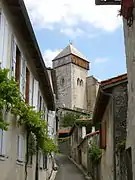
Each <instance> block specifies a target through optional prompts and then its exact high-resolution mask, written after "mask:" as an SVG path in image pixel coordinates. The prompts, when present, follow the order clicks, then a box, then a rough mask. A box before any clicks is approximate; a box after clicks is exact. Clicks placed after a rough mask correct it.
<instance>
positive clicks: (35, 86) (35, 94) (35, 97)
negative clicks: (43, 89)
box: [33, 79, 38, 110]
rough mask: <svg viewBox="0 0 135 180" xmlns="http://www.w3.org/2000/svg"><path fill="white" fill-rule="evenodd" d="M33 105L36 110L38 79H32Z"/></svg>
mask: <svg viewBox="0 0 135 180" xmlns="http://www.w3.org/2000/svg"><path fill="white" fill-rule="evenodd" d="M33 91H34V93H33V106H35V110H37V106H38V81H36V80H35V79H34V89H33Z"/></svg>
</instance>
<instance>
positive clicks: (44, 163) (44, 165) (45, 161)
mask: <svg viewBox="0 0 135 180" xmlns="http://www.w3.org/2000/svg"><path fill="white" fill-rule="evenodd" d="M43 168H44V169H47V154H44V155H43Z"/></svg>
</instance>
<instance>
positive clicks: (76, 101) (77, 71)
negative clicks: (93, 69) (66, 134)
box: [71, 64, 88, 109]
mask: <svg viewBox="0 0 135 180" xmlns="http://www.w3.org/2000/svg"><path fill="white" fill-rule="evenodd" d="M87 76H88V71H87V70H86V69H83V68H81V67H79V66H77V65H75V64H72V65H71V85H72V108H74V106H75V107H77V108H81V109H87V100H86V77H87ZM78 78H79V79H80V80H82V81H83V84H82V85H80V84H79V85H77V79H78Z"/></svg>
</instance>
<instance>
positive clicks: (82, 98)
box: [53, 43, 89, 109]
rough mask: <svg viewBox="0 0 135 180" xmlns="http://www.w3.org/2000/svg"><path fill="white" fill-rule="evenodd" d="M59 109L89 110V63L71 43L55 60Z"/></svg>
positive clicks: (54, 67) (57, 104)
mask: <svg viewBox="0 0 135 180" xmlns="http://www.w3.org/2000/svg"><path fill="white" fill-rule="evenodd" d="M53 69H55V72H56V84H57V102H56V106H57V107H66V108H70V109H77V108H79V109H87V100H86V77H87V76H88V70H89V61H88V60H87V59H86V58H85V57H84V56H83V55H82V54H81V53H80V52H79V51H78V50H77V49H76V48H75V47H73V45H72V44H71V43H70V44H69V45H68V46H67V47H66V48H64V49H63V50H62V51H61V52H60V53H59V54H58V55H57V56H56V57H55V58H54V59H53Z"/></svg>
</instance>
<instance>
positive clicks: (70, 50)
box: [53, 43, 88, 61]
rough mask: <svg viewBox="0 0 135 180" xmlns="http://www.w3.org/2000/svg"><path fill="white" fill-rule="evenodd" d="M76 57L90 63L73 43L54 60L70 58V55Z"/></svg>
mask: <svg viewBox="0 0 135 180" xmlns="http://www.w3.org/2000/svg"><path fill="white" fill-rule="evenodd" d="M70 54H72V55H75V56H78V57H79V58H81V59H83V60H85V61H88V60H87V58H86V57H85V56H84V55H83V54H82V53H80V52H79V51H78V50H77V49H76V48H75V47H74V46H73V45H72V44H71V43H70V44H69V45H68V46H67V47H65V48H64V49H63V50H62V51H61V52H60V53H59V54H58V55H57V56H56V57H55V58H54V59H53V61H54V60H56V59H60V58H62V57H65V56H68V55H70Z"/></svg>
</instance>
